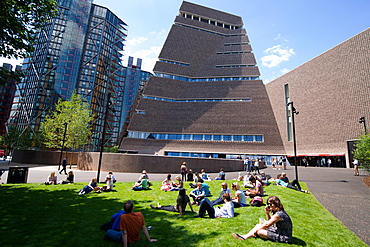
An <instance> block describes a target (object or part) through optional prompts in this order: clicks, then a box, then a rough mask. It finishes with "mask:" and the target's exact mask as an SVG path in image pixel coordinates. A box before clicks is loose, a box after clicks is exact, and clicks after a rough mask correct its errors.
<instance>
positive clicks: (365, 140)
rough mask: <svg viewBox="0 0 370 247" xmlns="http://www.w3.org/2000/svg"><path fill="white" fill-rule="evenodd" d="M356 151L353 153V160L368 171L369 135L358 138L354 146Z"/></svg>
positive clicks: (369, 160)
mask: <svg viewBox="0 0 370 247" xmlns="http://www.w3.org/2000/svg"><path fill="white" fill-rule="evenodd" d="M355 146H356V149H355V150H354V151H353V155H354V158H355V159H357V160H358V161H359V163H360V164H361V165H362V166H363V167H364V168H365V169H366V170H367V171H370V134H369V133H368V134H365V135H363V136H361V137H360V140H359V141H357V142H356V144H355Z"/></svg>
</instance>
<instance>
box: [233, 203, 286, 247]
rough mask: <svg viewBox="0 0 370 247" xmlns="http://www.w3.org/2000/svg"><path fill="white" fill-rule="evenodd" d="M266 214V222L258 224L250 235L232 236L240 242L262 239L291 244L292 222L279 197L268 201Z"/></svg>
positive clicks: (234, 234)
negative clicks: (249, 239)
mask: <svg viewBox="0 0 370 247" xmlns="http://www.w3.org/2000/svg"><path fill="white" fill-rule="evenodd" d="M265 213H266V221H264V222H260V224H257V225H256V226H255V227H254V228H253V229H252V230H251V231H250V232H249V233H247V234H245V235H239V234H237V233H233V234H232V236H233V237H234V238H236V239H239V240H246V239H248V238H252V237H253V238H256V237H260V238H262V239H268V240H271V241H274V242H279V243H290V242H291V240H292V232H293V225H292V221H291V219H290V217H289V215H288V214H287V213H286V212H285V210H284V207H283V204H282V203H281V201H280V199H279V198H278V197H276V196H270V197H269V198H268V199H267V206H266V207H265ZM270 213H272V215H270Z"/></svg>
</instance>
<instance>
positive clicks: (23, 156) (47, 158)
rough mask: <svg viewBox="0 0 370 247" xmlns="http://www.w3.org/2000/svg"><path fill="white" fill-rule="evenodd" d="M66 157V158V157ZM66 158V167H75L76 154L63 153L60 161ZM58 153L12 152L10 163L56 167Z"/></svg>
mask: <svg viewBox="0 0 370 247" xmlns="http://www.w3.org/2000/svg"><path fill="white" fill-rule="evenodd" d="M66 155H67V156H66ZM64 157H67V159H68V165H70V164H72V165H77V159H78V153H73V152H68V153H67V154H66V152H64V153H63V156H62V159H63V158H64ZM59 160H60V151H36V150H14V152H13V154H12V161H13V162H15V163H21V164H41V165H58V164H59Z"/></svg>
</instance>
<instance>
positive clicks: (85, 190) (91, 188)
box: [78, 178, 100, 195]
mask: <svg viewBox="0 0 370 247" xmlns="http://www.w3.org/2000/svg"><path fill="white" fill-rule="evenodd" d="M99 189H100V188H99V187H98V180H97V179H96V178H93V179H91V181H90V183H89V184H88V185H85V186H84V187H83V188H82V189H80V190H79V191H78V195H84V194H87V193H90V192H91V191H98V190H99Z"/></svg>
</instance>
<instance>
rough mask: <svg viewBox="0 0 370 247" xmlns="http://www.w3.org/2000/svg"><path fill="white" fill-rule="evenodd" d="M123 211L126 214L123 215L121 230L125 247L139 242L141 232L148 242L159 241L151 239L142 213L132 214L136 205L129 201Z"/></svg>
mask: <svg viewBox="0 0 370 247" xmlns="http://www.w3.org/2000/svg"><path fill="white" fill-rule="evenodd" d="M123 209H124V210H125V212H126V213H125V214H122V215H121V219H120V225H121V226H120V228H121V231H122V243H123V246H124V247H127V244H128V243H133V242H136V241H138V240H139V239H140V232H141V230H142V231H143V232H144V234H145V237H146V238H147V239H148V241H150V242H154V241H157V239H151V238H150V236H149V232H148V229H147V228H146V226H145V221H144V216H143V214H142V213H140V212H137V213H133V212H132V211H133V209H134V204H133V202H132V201H127V202H126V203H125V205H124V207H123Z"/></svg>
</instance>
